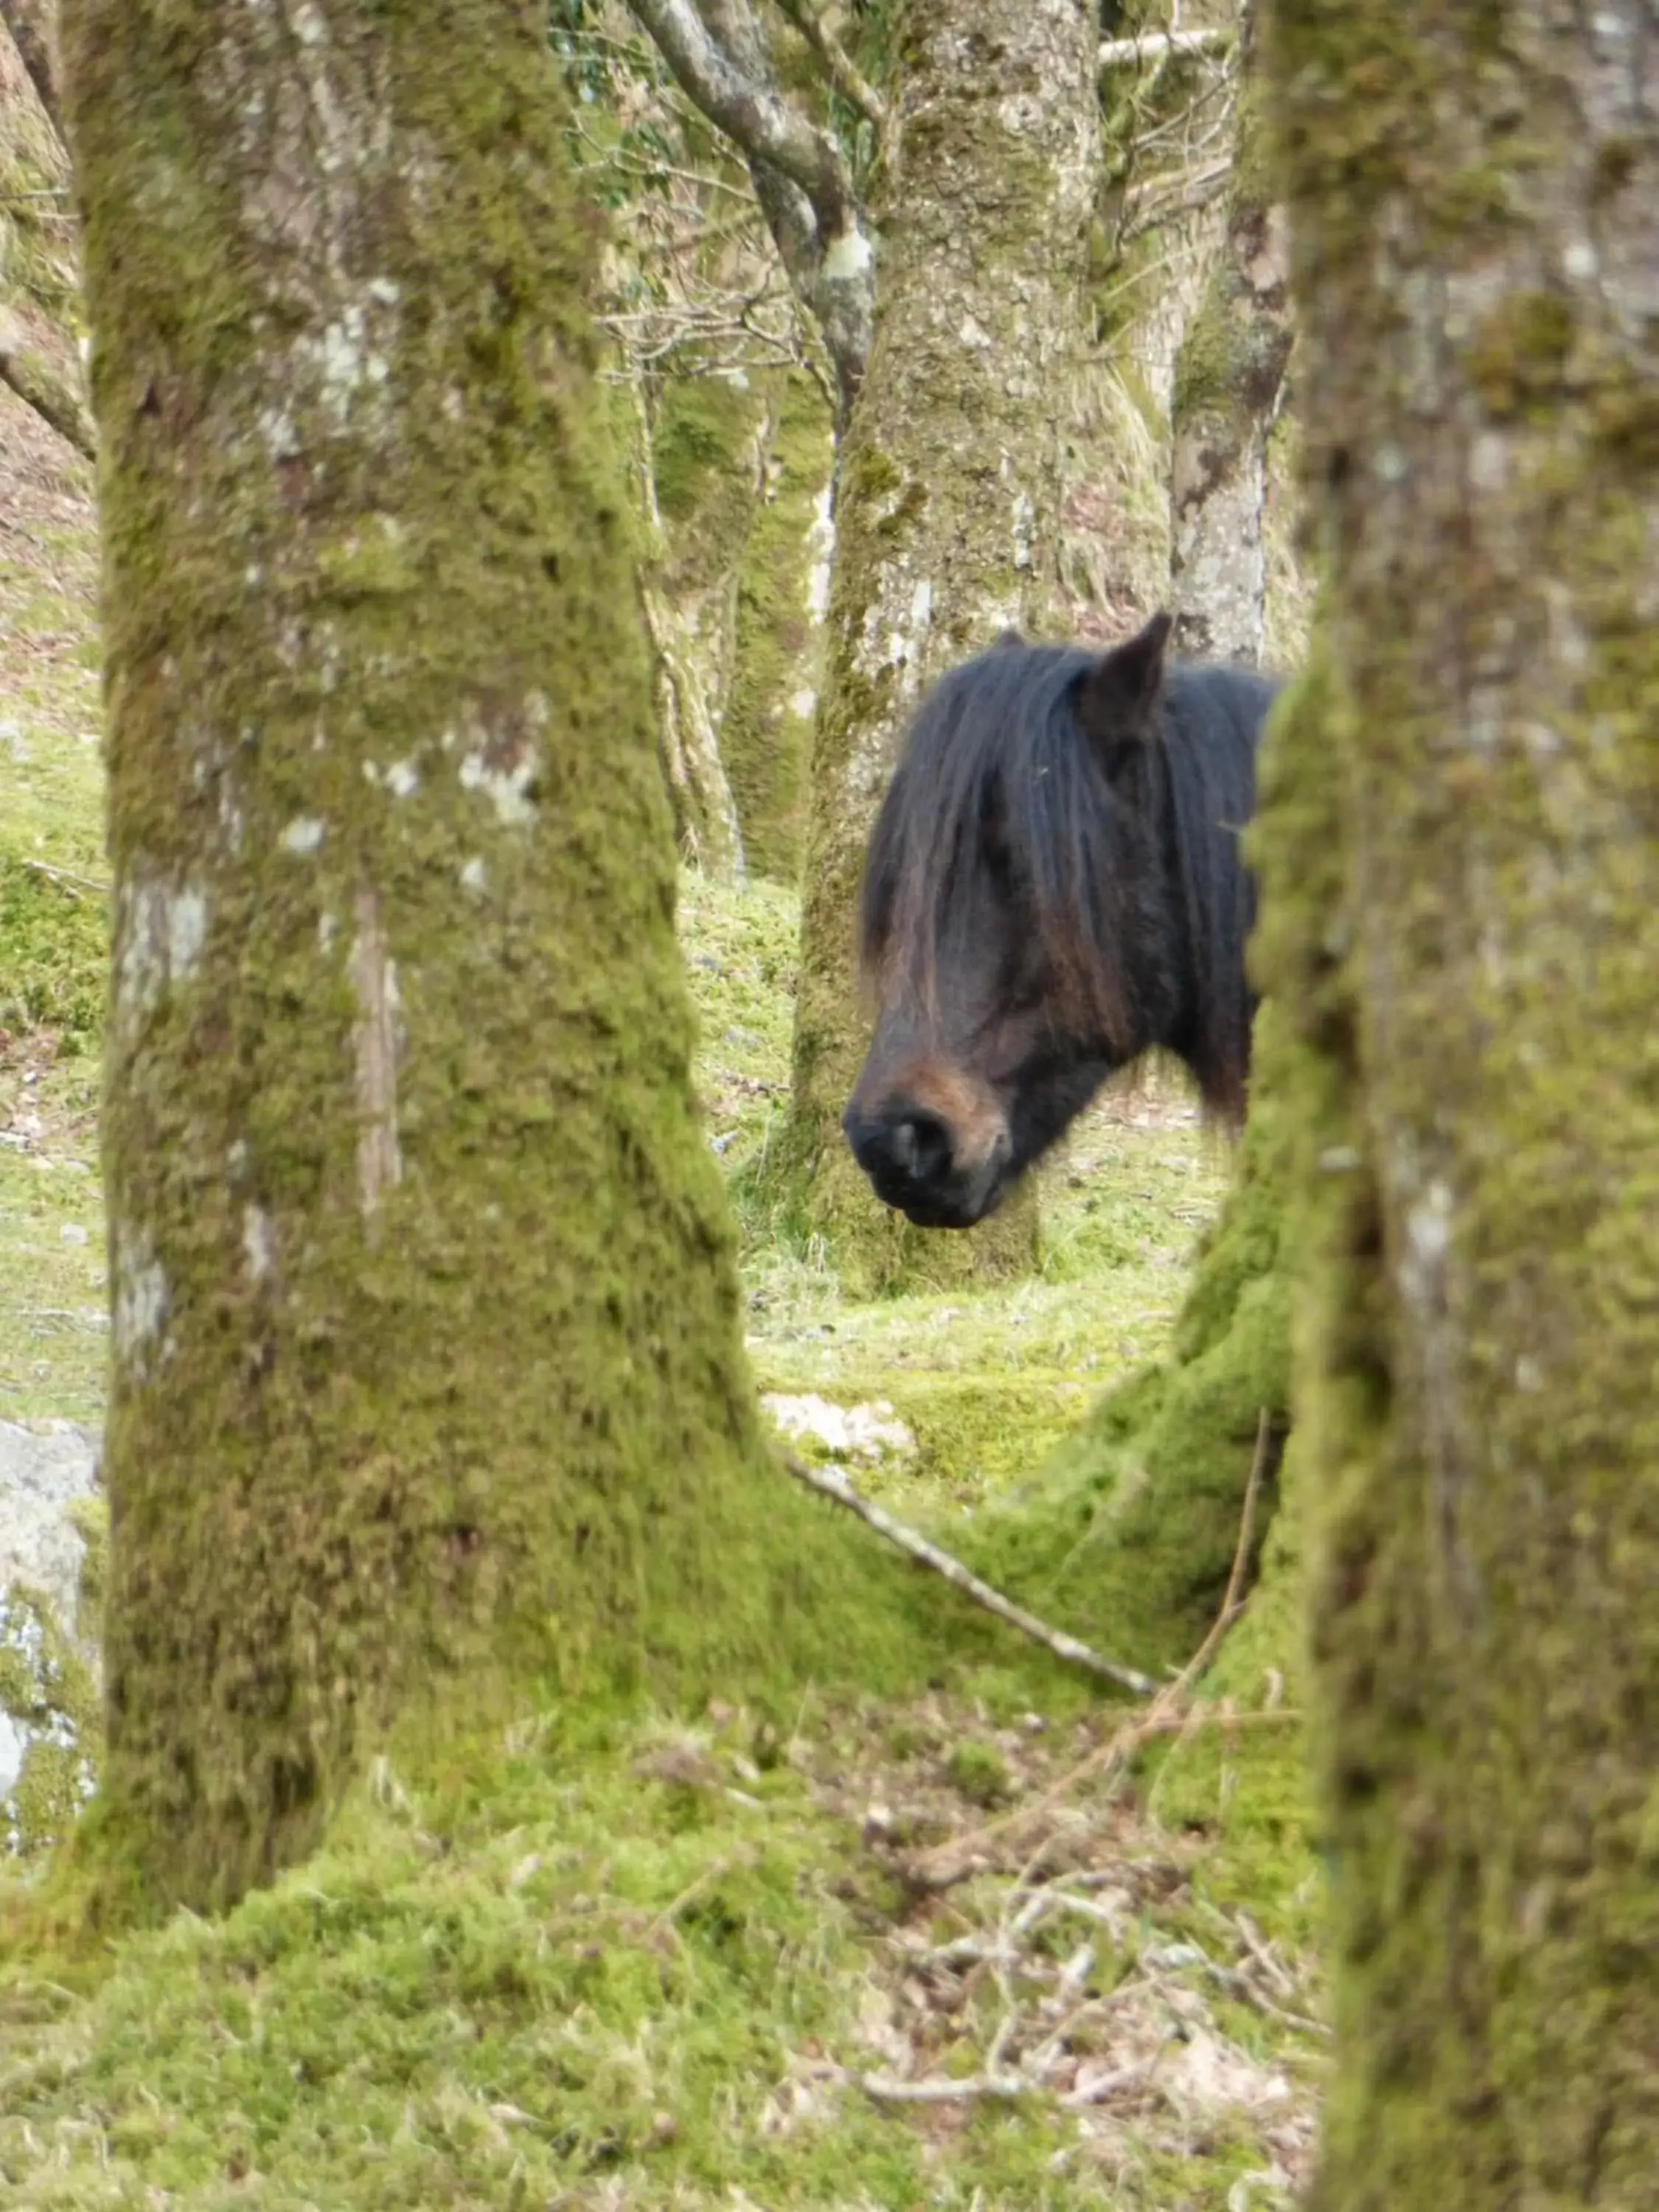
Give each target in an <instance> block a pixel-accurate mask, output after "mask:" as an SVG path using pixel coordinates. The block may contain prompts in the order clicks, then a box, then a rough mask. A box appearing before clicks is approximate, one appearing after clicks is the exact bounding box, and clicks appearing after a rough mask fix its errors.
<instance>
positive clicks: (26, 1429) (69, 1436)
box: [0, 1421, 102, 1641]
mask: <svg viewBox="0 0 1659 2212" xmlns="http://www.w3.org/2000/svg"><path fill="white" fill-rule="evenodd" d="M101 1448H102V1438H101V1437H100V1435H99V1432H98V1431H97V1430H96V1429H88V1428H82V1426H81V1425H80V1424H79V1423H78V1422H76V1421H34V1422H30V1423H29V1424H27V1425H24V1424H21V1423H20V1422H16V1421H0V1591H3V1590H5V1589H7V1588H8V1587H9V1585H10V1584H11V1583H27V1585H28V1587H29V1588H30V1589H35V1590H38V1591H39V1592H40V1595H41V1596H42V1597H44V1598H45V1599H46V1602H47V1603H48V1604H49V1605H50V1606H51V1607H52V1613H53V1615H54V1617H55V1618H56V1619H57V1620H58V1622H59V1624H60V1625H61V1626H62V1627H63V1628H64V1632H66V1633H67V1634H69V1635H70V1636H73V1637H75V1638H76V1640H77V1641H79V1640H82V1624H81V1623H80V1622H79V1621H78V1620H77V1619H76V1599H77V1594H78V1588H79V1578H80V1573H81V1561H82V1556H83V1555H84V1553H85V1551H86V1545H85V1543H84V1541H82V1536H81V1534H80V1531H79V1530H78V1529H76V1528H72V1527H71V1526H70V1520H69V1509H70V1506H71V1505H73V1504H75V1503H76V1500H77V1499H79V1498H90V1497H91V1496H92V1495H93V1493H94V1491H95V1490H96V1489H97V1487H98V1461H99V1455H100V1450H101Z"/></svg>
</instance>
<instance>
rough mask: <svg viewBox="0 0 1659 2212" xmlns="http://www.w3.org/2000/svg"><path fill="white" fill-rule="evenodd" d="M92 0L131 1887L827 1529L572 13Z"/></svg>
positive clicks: (581, 1668) (771, 1642)
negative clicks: (589, 157)
mask: <svg viewBox="0 0 1659 2212" xmlns="http://www.w3.org/2000/svg"><path fill="white" fill-rule="evenodd" d="M65 30H66V48H67V59H68V65H69V81H70V112H71V126H72V129H73V131H74V135H75V140H76V153H77V161H78V166H79V174H80V186H81V191H82V197H83V203H84V216H85V234H86V241H87V275H88V299H89V302H90V308H91V314H92V319H93V324H94V331H95V333H96V355H95V368H94V384H95V398H96V407H97V413H98V417H99V423H100V444H101V449H102V459H101V495H102V502H103V520H104V528H105V547H106V599H105V604H106V644H107V694H108V707H109V773H110V799H109V835H110V843H111V851H112V864H113V872H114V878H115V893H114V915H115V946H114V970H113V995H112V1010H111V1022H110V1042H109V1050H108V1091H107V1097H108V1103H107V1110H106V1124H105V1148H106V1178H107V1190H108V1201H109V1213H110V1219H111V1277H112V1301H113V1375H112V1401H111V1413H110V1420H109V1428H108V1437H107V1446H106V1459H105V1479H106V1483H107V1486H108V1490H109V1494H110V1498H111V1504H112V1564H111V1582H110V1591H109V1610H108V1621H107V1635H106V1668H107V1686H108V1707H109V1759H108V1767H107V1773H106V1790H107V1797H108V1808H109V1817H110V1820H111V1821H112V1824H113V1825H112V1832H114V1833H116V1834H117V1835H118V1836H119V1837H121V1838H124V1839H125V1849H126V1850H130V1852H131V1855H132V1857H133V1858H134V1859H135V1860H136V1863H137V1868H138V1869H139V1871H140V1874H141V1875H142V1878H143V1881H144V1882H145V1883H146V1884H147V1885H148V1887H149V1893H150V1894H152V1895H153V1896H154V1897H155V1898H158V1899H169V1898H184V1899H190V1900H192V1901H196V1902H201V1901H204V1900H212V1899H222V1898H226V1897H229V1896H232V1895H234V1894H235V1893H237V1892H238V1891H239V1890H240V1889H241V1888H243V1887H245V1886H246V1885H247V1884H248V1883H249V1882H251V1881H258V1880H259V1879H261V1878H263V1877H264V1876H265V1875H267V1874H269V1872H270V1870H271V1869H273V1868H274V1867H276V1866H277V1865H279V1864H280V1863H283V1862H284V1861H286V1860H289V1859H291V1858H293V1857H295V1856H296V1855H297V1854H298V1853H300V1852H301V1851H303V1850H305V1849H306V1848H307V1845H308V1844H309V1843H310V1842H311V1840H312V1839H313V1837H314V1835H315V1833H316V1832H317V1830H318V1827H319V1823H320V1820H321V1819H322V1817H323V1814H324V1813H325V1808H326V1807H327V1805H328V1803H329V1802H330V1801H331V1798H332V1797H333V1796H335V1794H336V1793H337V1790H338V1789H339V1787H340V1786H341V1784H343V1782H344V1781H345V1780H346V1779H348V1778H349V1776H350V1774H351V1773H352V1772H353V1771H355V1770H356V1768H357V1767H358V1766H359V1765H361V1763H362V1759H364V1758H365V1757H366V1755H367V1753H368V1751H369V1749H370V1748H371V1747H373V1746H374V1743H375V1742H376V1741H378V1740H380V1731H381V1730H382V1729H383V1728H384V1727H385V1726H386V1725H387V1724H388V1723H389V1722H390V1721H391V1720H392V1719H394V1718H399V1719H401V1720H402V1721H403V1722H404V1723H405V1724H407V1725H408V1726H410V1727H411V1728H416V1729H421V1728H426V1727H428V1726H431V1727H438V1726H441V1725H444V1724H445V1723H444V1716H445V1715H447V1717H448V1724H452V1725H454V1726H457V1727H465V1726H469V1725H475V1724H476V1725H483V1724H484V1723H485V1722H486V1721H487V1719H488V1717H489V1716H491V1715H492V1714H495V1713H498V1712H500V1711H502V1710H510V1709H512V1708H513V1705H514V1704H515V1701H516V1699H518V1697H519V1696H520V1693H521V1692H522V1689H523V1686H524V1685H525V1684H526V1682H527V1681H530V1680H543V1681H545V1680H547V1679H548V1678H549V1676H551V1677H552V1678H553V1679H555V1680H559V1681H561V1682H562V1684H563V1685H564V1686H566V1688H567V1689H568V1690H569V1691H572V1692H574V1691H576V1690H579V1689H583V1688H595V1689H597V1688H598V1687H599V1686H601V1685H605V1684H611V1683H614V1682H616V1681H617V1680H619V1679H620V1680H633V1679H643V1680H649V1681H652V1682H654V1683H659V1684H662V1685H664V1686H668V1685H670V1684H672V1683H675V1682H679V1683H686V1682H690V1683H691V1684H694V1685H695V1684H696V1683H697V1682H699V1681H700V1680H703V1679H704V1677H705V1676H706V1674H708V1672H711V1671H713V1670H714V1669H716V1668H718V1667H720V1666H721V1665H725V1664H730V1665H731V1666H732V1667H739V1668H745V1669H747V1670H750V1671H749V1674H746V1675H745V1680H748V1679H750V1678H751V1677H752V1674H753V1670H755V1669H757V1668H760V1667H761V1666H762V1665H766V1666H770V1667H773V1668H778V1667H781V1666H782V1665H784V1664H785V1663H787V1661H786V1658H785V1656H784V1655H786V1654H787V1652H788V1651H789V1650H792V1649H793V1648H794V1647H793V1644H792V1643H791V1638H792V1637H793V1636H794V1635H795V1634H796V1633H797V1632H798V1630H799V1631H800V1632H803V1633H804V1632H805V1624H806V1623H807V1622H808V1621H810V1620H811V1618H812V1617H813V1608H814V1605H815V1603H816V1602H817V1601H816V1600H815V1599H814V1598H813V1596H812V1595H811V1588H809V1587H808V1586H807V1584H806V1583H805V1582H804V1581H803V1582H802V1583H801V1584H800V1586H799V1587H796V1586H795V1582H794V1577H797V1576H800V1577H805V1572H806V1570H805V1560H806V1559H807V1558H808V1556H809V1555H810V1554H811V1553H812V1552H813V1546H814V1544H815V1542H821V1541H823V1539H822V1538H820V1537H818V1536H817V1535H816V1534H815V1533H814V1532H815V1529H816V1528H817V1523H816V1522H808V1521H806V1520H805V1519H804V1518H802V1517H801V1516H799V1515H798V1513H797V1510H796V1508H795V1506H794V1504H793V1496H794V1493H793V1491H787V1489H781V1492H780V1494H779V1495H778V1496H776V1497H775V1498H774V1499H773V1501H772V1503H771V1504H770V1505H769V1507H768V1508H767V1509H766V1510H764V1511H763V1512H762V1513H760V1514H758V1515H757V1514H754V1513H752V1512H750V1510H747V1509H748V1506H749V1504H750V1502H751V1500H752V1496H753V1493H754V1491H755V1486H756V1485H757V1483H760V1482H763V1481H765V1480H769V1475H768V1474H767V1472H766V1471H765V1470H764V1465H763V1457H762V1452H761V1448H760V1446H759V1443H758V1441H757V1430H756V1425H755V1418H756V1417H755V1415H754V1413H753V1412H752V1411H751V1389H750V1381H749V1377H748V1375H747V1372H746V1370H745V1368H744V1363H743V1358H742V1354H741V1351H740V1347H739V1339H738V1291H737V1284H736V1278H735V1272H734V1267H733V1258H732V1238H731V1235H730V1231H729V1228H728V1225H727V1221H726V1215H725V1212H724V1208H723V1206H722V1202H721V1197H720V1189H719V1186H718V1182H717V1179H716V1175H715V1170H714V1165H713V1163H712V1162H711V1161H710V1160H709V1158H708V1155H707V1152H706V1151H705V1148H704V1146H703V1145H702V1140H701V1137H700V1134H699V1132H698V1130H697V1127H696V1121H695V1118H694V1113H693V1106H692V1094H691V1089H690V1074H689V1055H690V1020H689V1012H688V1007H687V1004H686V1000H685V997H684V988H683V984H682V979H681V974H680V969H679V964H678V953H677V949H676V946H675V943H674V936H673V880H674V876H673V863H672V855H671V840H670V835H669V823H668V810H667V806H666V803H665V798H664V794H663V791H662V786H661V779H660V776H659V771H658V766H657V761H656V757H655V751H654V744H653V727H652V715H651V704H650V692H649V680H648V673H647V662H646V657H645V652H644V645H643V639H642V635H641V627H640V623H639V616H638V611H637V601H636V598H635V588H634V578H633V574H632V554H633V550H634V547H633V544H632V539H631V534H630V532H629V530H628V529H627V527H625V525H624V517H625V511H626V510H625V501H623V495H622V485H621V480H620V476H619V474H618V472H617V471H616V469H615V467H614V465H613V461H612V457H611V452H610V450H609V448H608V447H606V446H605V444H604V442H603V441H602V440H601V439H600V438H599V435H598V429H599V410H598V409H597V408H596V406H595V404H594V401H593V397H592V389H591V386H592V360H593V350H594V349H593V345H592V338H591V334H590V331H589V326H588V324H587V321H586V316H585V313H584V311H583V309H582V307H581V304H580V301H581V296H582V293H583V289H584V287H585V285H586V283H587V282H588V279H589V276H590V273H591V270H590V264H591V261H592V248H593V244H594V240H593V237H592V218H591V217H590V216H588V215H587V214H586V212H585V211H584V210H582V209H581V208H580V207H579V205H578V204H577V199H576V193H575V186H574V179H573V177H572V174H571V172H570V168H569V164H568V159H567V156H566V152H565V149H564V145H563V143H562V123H561V108H560V105H559V102H558V99H557V94H556V85H555V83H554V81H553V77H552V74H551V70H550V63H549V60H548V57H547V54H546V52H545V47H544V39H543V29H542V25H541V22H540V20H539V18H538V16H537V15H536V13H535V11H534V10H530V11H526V10H525V9H521V8H519V7H516V6H513V5H510V4H507V0H449V4H447V5H445V6H443V7H441V8H440V9H437V10H435V11H432V10H428V11H418V10H407V9H402V10H400V9H368V10H365V9H356V10H333V9H329V8H328V7H327V6H326V5H325V4H324V5H315V4H312V0H304V4H301V5H296V6H294V7H279V6H277V5H276V4H253V5H249V6H246V7H242V8H240V9H224V8H222V7H220V6H217V5H214V4H211V0H167V4H165V5H162V4H160V0H75V4H74V5H73V6H72V7H71V8H70V9H69V10H68V11H67V13H66V25H65ZM786 1499H787V1501H788V1502H786ZM810 1510H811V1509H810V1507H809V1508H805V1511H806V1512H809V1513H810ZM818 1556H819V1559H820V1563H821V1560H822V1554H821V1553H820V1554H819V1555H818ZM811 1586H812V1587H814V1588H817V1587H821V1581H820V1578H819V1577H817V1573H816V1571H814V1575H813V1577H812V1585H811ZM849 1642H850V1639H849Z"/></svg>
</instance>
